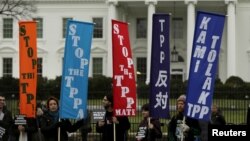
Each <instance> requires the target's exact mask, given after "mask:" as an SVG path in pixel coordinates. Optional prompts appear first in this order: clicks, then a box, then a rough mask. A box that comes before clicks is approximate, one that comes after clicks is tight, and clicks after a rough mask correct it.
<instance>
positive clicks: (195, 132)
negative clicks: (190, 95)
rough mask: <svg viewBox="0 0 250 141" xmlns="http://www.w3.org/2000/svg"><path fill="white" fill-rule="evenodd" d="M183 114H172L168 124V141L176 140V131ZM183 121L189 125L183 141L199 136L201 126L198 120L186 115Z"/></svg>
mask: <svg viewBox="0 0 250 141" xmlns="http://www.w3.org/2000/svg"><path fill="white" fill-rule="evenodd" d="M183 117H184V116H183V114H182V113H179V114H177V115H175V116H173V117H172V118H171V120H170V122H169V125H168V141H177V135H176V133H178V132H176V131H178V126H179V125H180V124H181V122H182V120H183ZM185 123H186V125H187V126H189V128H190V129H189V131H188V132H187V133H186V134H185V141H194V136H200V134H201V128H200V125H199V122H198V120H196V119H192V118H189V117H186V120H185Z"/></svg>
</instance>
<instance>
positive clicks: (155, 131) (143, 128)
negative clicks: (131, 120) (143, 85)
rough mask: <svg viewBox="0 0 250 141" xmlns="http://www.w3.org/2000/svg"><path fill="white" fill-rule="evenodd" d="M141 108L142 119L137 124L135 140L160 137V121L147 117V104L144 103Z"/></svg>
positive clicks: (143, 140)
mask: <svg viewBox="0 0 250 141" xmlns="http://www.w3.org/2000/svg"><path fill="white" fill-rule="evenodd" d="M141 109H142V116H143V120H142V121H141V123H140V124H139V127H138V130H137V134H136V140H137V141H155V140H156V138H161V137H162V132H161V123H160V121H159V119H155V118H150V117H149V104H144V105H143V106H142V108H141Z"/></svg>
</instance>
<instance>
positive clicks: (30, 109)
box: [19, 21, 37, 117]
mask: <svg viewBox="0 0 250 141" xmlns="http://www.w3.org/2000/svg"><path fill="white" fill-rule="evenodd" d="M19 60H20V75H19V78H20V80H19V82H20V91H19V94H20V103H19V106H20V114H23V115H25V116H26V117H35V116H36V87H37V42H36V22H34V21H23V22H19Z"/></svg>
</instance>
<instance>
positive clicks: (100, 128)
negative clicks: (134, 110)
mask: <svg viewBox="0 0 250 141" xmlns="http://www.w3.org/2000/svg"><path fill="white" fill-rule="evenodd" d="M102 102H103V106H104V108H105V110H106V113H105V116H104V118H103V120H100V121H98V122H97V123H96V131H97V132H98V133H102V141H127V131H128V130H129V129H130V122H129V119H128V117H127V116H119V117H115V116H113V96H112V95H105V96H104V98H103V101H102ZM113 124H115V130H114V128H113V127H114V125H113ZM114 132H115V136H116V138H115V139H116V140H114Z"/></svg>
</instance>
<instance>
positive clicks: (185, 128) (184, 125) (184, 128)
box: [181, 124, 190, 132]
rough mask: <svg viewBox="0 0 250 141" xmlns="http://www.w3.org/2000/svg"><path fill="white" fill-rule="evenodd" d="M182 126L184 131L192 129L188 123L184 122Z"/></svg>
mask: <svg viewBox="0 0 250 141" xmlns="http://www.w3.org/2000/svg"><path fill="white" fill-rule="evenodd" d="M181 128H182V131H183V132H188V131H189V129H190V127H189V126H188V125H187V124H182V125H181Z"/></svg>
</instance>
